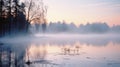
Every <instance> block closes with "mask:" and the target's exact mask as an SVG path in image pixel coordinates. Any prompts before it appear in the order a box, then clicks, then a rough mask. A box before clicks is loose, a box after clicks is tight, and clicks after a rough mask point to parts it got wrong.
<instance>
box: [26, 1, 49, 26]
mask: <svg viewBox="0 0 120 67" xmlns="http://www.w3.org/2000/svg"><path fill="white" fill-rule="evenodd" d="M25 14H26V19H27V21H28V22H30V23H31V22H34V23H37V24H41V23H46V14H47V6H45V5H44V3H43V0H25Z"/></svg>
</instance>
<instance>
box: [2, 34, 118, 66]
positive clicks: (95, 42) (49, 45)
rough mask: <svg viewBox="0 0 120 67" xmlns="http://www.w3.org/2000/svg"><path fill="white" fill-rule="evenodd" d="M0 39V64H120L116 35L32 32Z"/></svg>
mask: <svg viewBox="0 0 120 67" xmlns="http://www.w3.org/2000/svg"><path fill="white" fill-rule="evenodd" d="M0 42H1V43H0V57H1V58H0V60H1V62H0V64H1V66H0V67H9V66H11V67H19V66H22V67H120V36H118V35H87V36H86V35H77V34H76V35H71V34H70V35H64V34H61V35H59V34H58V35H53V34H52V35H47V34H45V35H40V34H36V35H34V36H25V37H13V38H10V37H6V38H1V39H0ZM9 62H10V63H9Z"/></svg>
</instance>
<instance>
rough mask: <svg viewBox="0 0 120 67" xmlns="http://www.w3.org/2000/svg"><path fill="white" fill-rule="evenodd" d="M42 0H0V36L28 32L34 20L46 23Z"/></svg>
mask: <svg viewBox="0 0 120 67" xmlns="http://www.w3.org/2000/svg"><path fill="white" fill-rule="evenodd" d="M46 12H47V7H46V6H44V3H43V1H42V0H37V1H35V0H25V1H24V2H19V0H0V36H6V35H16V34H21V33H25V34H26V33H28V32H29V27H30V24H31V23H32V22H34V23H35V24H43V25H44V24H46V19H45V16H46Z"/></svg>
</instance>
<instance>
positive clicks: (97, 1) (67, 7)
mask: <svg viewBox="0 0 120 67" xmlns="http://www.w3.org/2000/svg"><path fill="white" fill-rule="evenodd" d="M43 1H44V3H45V4H46V5H47V6H48V14H47V20H48V22H50V21H52V22H57V21H63V20H65V21H66V22H68V23H71V22H74V23H75V24H76V25H79V24H86V23H87V22H90V23H91V22H107V23H108V24H109V25H111V26H112V25H113V24H115V25H117V24H120V0H43Z"/></svg>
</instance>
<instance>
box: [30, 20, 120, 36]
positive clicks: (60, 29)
mask: <svg viewBox="0 0 120 67" xmlns="http://www.w3.org/2000/svg"><path fill="white" fill-rule="evenodd" d="M36 26H38V27H37V29H36ZM32 29H34V30H33V32H35V33H36V32H38V33H42V26H41V25H33V26H32ZM45 32H46V33H79V34H104V33H120V25H113V26H112V27H110V26H109V25H108V24H107V23H105V22H94V23H87V24H85V25H83V24H80V25H79V26H76V25H75V24H74V23H71V24H67V23H66V22H50V23H49V24H48V25H47V27H46V31H45Z"/></svg>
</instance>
